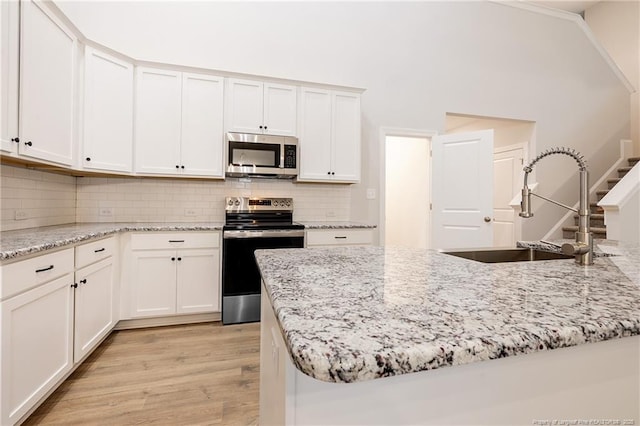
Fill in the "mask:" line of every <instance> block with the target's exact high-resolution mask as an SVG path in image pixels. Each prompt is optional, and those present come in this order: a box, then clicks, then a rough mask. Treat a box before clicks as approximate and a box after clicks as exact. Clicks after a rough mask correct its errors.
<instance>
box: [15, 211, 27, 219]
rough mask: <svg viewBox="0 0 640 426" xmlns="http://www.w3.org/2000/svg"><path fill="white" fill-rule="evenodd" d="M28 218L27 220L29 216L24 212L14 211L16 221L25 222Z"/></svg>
mask: <svg viewBox="0 0 640 426" xmlns="http://www.w3.org/2000/svg"><path fill="white" fill-rule="evenodd" d="M28 218H29V215H28V214H27V211H26V210H16V216H15V219H16V220H25V219H28Z"/></svg>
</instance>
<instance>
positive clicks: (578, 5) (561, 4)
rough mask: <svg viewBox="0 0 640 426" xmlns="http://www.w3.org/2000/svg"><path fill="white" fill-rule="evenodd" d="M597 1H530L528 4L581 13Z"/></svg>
mask: <svg viewBox="0 0 640 426" xmlns="http://www.w3.org/2000/svg"><path fill="white" fill-rule="evenodd" d="M599 2H600V1H599V0H530V1H529V3H533V4H537V5H540V6H546V7H552V8H555V9H561V10H565V11H567V12H573V13H582V12H584V11H585V9H588V8H590V7H591V6H593V5H594V4H596V3H599Z"/></svg>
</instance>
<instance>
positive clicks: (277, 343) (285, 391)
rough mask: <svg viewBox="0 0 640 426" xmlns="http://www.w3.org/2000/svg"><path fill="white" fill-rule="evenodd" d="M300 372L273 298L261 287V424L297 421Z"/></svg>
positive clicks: (285, 423)
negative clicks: (295, 407) (273, 304)
mask: <svg viewBox="0 0 640 426" xmlns="http://www.w3.org/2000/svg"><path fill="white" fill-rule="evenodd" d="M295 372H297V370H296V369H295V367H294V366H293V364H292V363H291V360H290V358H289V354H288V352H287V347H286V346H285V343H284V340H283V338H282V332H281V330H280V326H279V325H278V320H277V319H276V316H275V313H274V312H273V307H272V306H271V301H270V300H269V296H268V295H267V291H266V290H265V288H264V283H262V286H261V296H260V425H292V424H295V423H294V420H293V419H294V415H293V414H294V412H293V409H294V401H295V382H294V374H295Z"/></svg>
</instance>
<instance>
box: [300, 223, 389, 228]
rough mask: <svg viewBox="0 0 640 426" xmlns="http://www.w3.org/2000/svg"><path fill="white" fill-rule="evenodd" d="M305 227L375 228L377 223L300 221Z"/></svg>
mask: <svg viewBox="0 0 640 426" xmlns="http://www.w3.org/2000/svg"><path fill="white" fill-rule="evenodd" d="M298 223H301V224H302V225H304V228H305V229H375V228H376V225H367V224H364V223H359V222H345V221H336V222H298Z"/></svg>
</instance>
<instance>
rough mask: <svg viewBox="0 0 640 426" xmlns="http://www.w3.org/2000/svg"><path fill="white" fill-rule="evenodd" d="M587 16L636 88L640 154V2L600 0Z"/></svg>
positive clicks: (639, 151)
mask: <svg viewBox="0 0 640 426" xmlns="http://www.w3.org/2000/svg"><path fill="white" fill-rule="evenodd" d="M584 19H585V21H586V22H587V24H588V25H589V27H591V29H592V30H593V32H594V34H595V35H596V37H597V38H598V40H599V41H600V43H602V45H603V47H604V48H605V49H606V50H607V52H608V53H609V55H610V56H611V58H612V59H613V60H614V61H615V62H616V64H618V66H619V67H620V70H621V71H622V72H623V73H624V75H625V76H626V77H627V78H628V79H629V81H630V82H631V84H632V85H633V86H634V87H635V88H636V92H635V93H633V94H632V95H631V139H632V140H633V141H634V146H635V148H634V151H635V154H636V155H640V108H639V107H638V99H639V94H638V90H640V2H638V1H601V2H599V3H596V4H595V5H593V6H591V7H590V8H588V9H587V10H585V11H584Z"/></svg>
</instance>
